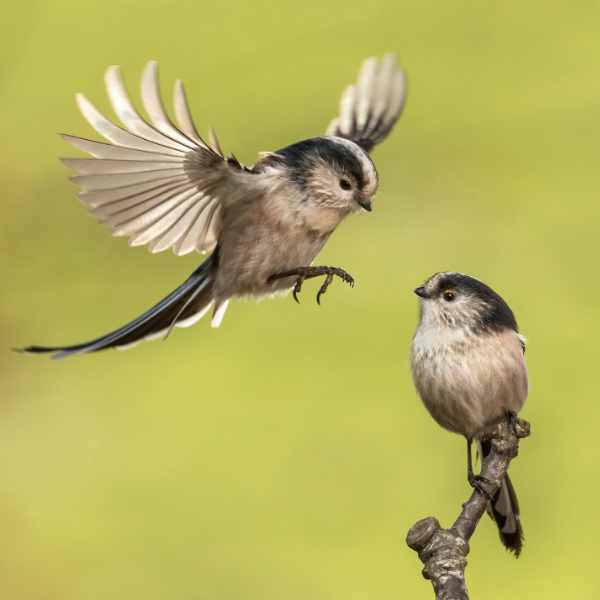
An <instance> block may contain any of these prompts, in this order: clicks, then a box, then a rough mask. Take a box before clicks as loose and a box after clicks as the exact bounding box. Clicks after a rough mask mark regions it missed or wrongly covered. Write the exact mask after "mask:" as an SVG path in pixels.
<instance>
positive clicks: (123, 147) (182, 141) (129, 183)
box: [63, 61, 249, 255]
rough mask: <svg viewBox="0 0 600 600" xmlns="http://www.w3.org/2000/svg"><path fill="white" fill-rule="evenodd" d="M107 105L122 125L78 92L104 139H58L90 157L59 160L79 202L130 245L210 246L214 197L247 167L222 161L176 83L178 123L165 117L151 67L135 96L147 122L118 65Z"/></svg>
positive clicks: (111, 72) (182, 250)
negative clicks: (70, 173)
mask: <svg viewBox="0 0 600 600" xmlns="http://www.w3.org/2000/svg"><path fill="white" fill-rule="evenodd" d="M105 82H106V88H107V92H108V97H109V100H110V102H111V105H112V107H113V109H114V111H115V114H116V115H117V117H118V118H119V120H120V121H121V122H122V123H123V125H124V127H125V129H122V128H121V127H118V126H117V125H115V124H114V123H112V122H111V121H110V120H109V119H107V118H106V117H105V116H104V115H102V114H101V113H100V111H98V109H96V107H95V106H94V105H93V104H92V103H91V102H90V101H89V100H87V98H85V97H84V96H83V95H81V94H78V95H77V103H78V105H79V108H80V109H81V112H82V114H83V116H84V117H85V118H86V119H87V121H88V122H89V123H90V125H91V126H92V127H93V128H94V129H95V130H96V131H97V132H98V133H100V134H101V135H102V136H104V137H105V138H106V139H107V140H108V141H109V142H111V143H110V144H105V143H101V142H95V141H91V140H87V139H84V138H78V137H75V136H69V135H63V139H65V140H66V141H67V142H69V143H71V144H72V145H73V146H75V147H76V148H79V149H80V150H83V151H84V152H87V153H88V154H90V155H91V156H92V157H93V158H88V159H85V158H66V159H63V162H64V163H65V165H66V166H67V167H69V168H70V169H72V170H73V171H74V172H75V173H76V175H75V176H74V177H72V181H73V182H74V183H76V184H77V185H79V186H80V187H81V188H82V191H81V192H80V193H79V197H80V198H81V200H82V201H83V202H84V203H85V204H87V205H88V206H89V208H90V210H91V212H92V214H94V215H95V216H96V217H97V218H98V219H99V220H100V221H101V222H104V223H106V224H107V225H108V226H109V227H111V229H112V231H113V235H115V236H128V237H129V243H130V244H131V245H132V246H140V245H145V244H147V245H148V247H149V249H150V250H151V251H152V252H162V251H163V250H166V249H167V248H172V249H173V251H174V252H175V254H178V255H181V254H187V253H189V252H192V251H194V250H197V251H200V252H207V251H210V250H212V249H213V248H214V246H215V244H216V241H217V237H218V231H219V227H220V210H219V206H220V202H221V200H222V197H223V196H225V195H227V193H228V187H230V186H232V185H239V183H240V182H239V181H237V180H235V175H236V174H237V173H240V172H243V173H248V172H249V171H248V170H246V169H244V168H243V167H242V166H241V165H240V164H239V163H238V162H237V160H226V159H225V156H224V154H223V151H222V150H221V146H220V144H219V141H218V139H217V137H216V134H215V133H214V131H213V130H212V129H210V130H209V143H206V142H205V141H204V140H203V139H202V137H201V136H200V135H199V134H198V132H197V130H196V127H195V125H194V122H193V119H192V116H191V113H190V110H189V107H188V104H187V100H186V97H185V91H184V88H183V84H182V83H181V82H180V81H177V82H176V84H175V90H174V106H175V115H176V118H177V122H178V124H179V128H178V127H177V126H176V125H175V124H174V123H173V122H172V121H171V120H170V119H169V117H168V115H167V113H166V111H165V109H164V106H163V103H162V99H161V96H160V91H159V83H158V66H157V64H156V62H154V61H151V62H149V63H148V64H147V65H146V68H145V69H144V72H143V75H142V81H141V98H142V104H143V106H144V109H145V110H146V112H147V114H148V117H149V120H148V121H147V120H145V119H144V118H143V117H142V116H141V115H140V113H139V112H138V111H137V110H136V109H135V108H134V106H133V104H132V102H131V100H130V99H129V95H128V94H127V91H126V89H125V85H124V83H123V79H122V77H121V72H120V69H119V67H117V66H112V67H109V68H108V70H107V71H106V75H105Z"/></svg>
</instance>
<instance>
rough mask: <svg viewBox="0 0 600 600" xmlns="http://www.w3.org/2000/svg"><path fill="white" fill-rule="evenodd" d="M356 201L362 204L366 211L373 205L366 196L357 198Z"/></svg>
mask: <svg viewBox="0 0 600 600" xmlns="http://www.w3.org/2000/svg"><path fill="white" fill-rule="evenodd" d="M357 202H358V203H359V204H360V206H362V207H363V208H364V209H365V210H366V211H368V212H371V211H372V210H373V205H372V204H371V201H370V200H369V199H368V198H359V199H358V200H357Z"/></svg>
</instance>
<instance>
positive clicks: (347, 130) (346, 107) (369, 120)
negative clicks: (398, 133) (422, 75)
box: [327, 54, 406, 152]
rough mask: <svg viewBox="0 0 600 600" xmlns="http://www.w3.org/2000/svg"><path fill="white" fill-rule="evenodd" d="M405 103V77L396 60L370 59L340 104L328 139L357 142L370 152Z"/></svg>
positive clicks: (330, 125) (398, 115)
mask: <svg viewBox="0 0 600 600" xmlns="http://www.w3.org/2000/svg"><path fill="white" fill-rule="evenodd" d="M405 101H406V76H405V74H404V72H403V71H402V69H400V68H399V67H398V66H397V62H396V56H395V55H394V54H386V55H385V56H384V57H383V59H381V60H378V59H376V58H368V59H367V60H366V61H365V62H364V63H363V66H362V68H361V71H360V74H359V77H358V80H357V82H356V83H354V84H352V85H350V86H348V87H347V88H346V90H345V91H344V93H343V94H342V98H341V101H340V113H339V116H338V117H336V118H335V119H334V120H333V121H332V122H331V123H330V124H329V127H328V128H327V135H331V136H339V137H343V138H346V139H349V140H352V141H353V142H356V143H357V144H358V145H359V146H360V147H361V148H364V149H365V150H366V151H367V152H370V151H371V150H372V148H373V146H375V145H376V144H378V143H379V142H381V141H382V140H383V139H384V138H385V137H386V136H387V135H388V134H389V132H390V131H391V130H392V127H393V126H394V124H395V123H396V121H397V120H398V118H399V117H400V114H401V113H402V109H403V108H404V103H405Z"/></svg>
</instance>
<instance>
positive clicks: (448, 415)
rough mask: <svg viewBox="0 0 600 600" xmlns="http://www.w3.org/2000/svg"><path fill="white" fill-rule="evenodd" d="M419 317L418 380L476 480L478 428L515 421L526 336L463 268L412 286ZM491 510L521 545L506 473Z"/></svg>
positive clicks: (523, 391)
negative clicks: (462, 442)
mask: <svg viewBox="0 0 600 600" xmlns="http://www.w3.org/2000/svg"><path fill="white" fill-rule="evenodd" d="M415 293H416V294H417V296H419V298H420V304H421V311H420V313H421V314H420V321H419V325H418V327H417V331H416V333H415V335H414V338H413V341H412V348H411V366H412V375H413V379H414V382H415V386H416V388H417V391H418V392H419V395H420V396H421V399H422V400H423V403H424V404H425V406H426V407H427V410H428V411H429V412H430V414H431V416H432V417H433V418H434V419H435V420H436V421H437V422H438V423H439V424H440V425H441V426H442V427H444V428H445V429H448V430H449V431H453V432H455V433H459V434H461V435H463V436H465V438H466V440H467V467H468V479H469V482H470V483H471V485H473V486H474V487H480V489H482V491H484V493H485V489H484V488H483V487H482V486H481V483H482V482H481V478H480V476H478V475H474V474H473V462H472V458H471V444H472V442H473V440H476V441H477V442H478V443H479V452H480V456H482V458H485V457H486V456H487V454H488V453H489V452H490V444H489V442H488V441H486V440H485V436H484V435H483V434H484V433H485V432H486V430H488V429H489V428H490V427H492V426H493V425H495V424H497V423H499V422H500V421H501V420H502V419H506V418H509V419H511V420H514V419H515V418H516V414H517V413H518V412H519V410H520V409H521V407H522V406H523V404H524V402H525V399H526V398H527V386H528V383H527V367H526V366H525V358H524V353H525V338H523V336H521V335H520V334H519V329H518V327H517V321H516V320H515V316H514V314H513V312H512V310H511V309H510V308H509V307H508V305H507V304H506V302H505V301H504V300H503V299H502V298H501V297H500V296H499V295H498V294H497V293H496V292H494V290H492V289H491V288H490V287H488V286H487V285H486V284H485V283H482V282H481V281H478V280H477V279H474V278H473V277H469V276H468V275H463V274H462V273H437V274H435V275H433V276H432V277H430V278H429V279H428V280H427V281H426V282H425V283H424V284H423V285H422V286H420V287H418V288H417V289H416V290H415ZM488 512H489V513H490V515H491V516H492V518H493V519H494V520H495V521H496V524H497V525H498V529H499V532H500V539H501V540H502V543H503V544H504V545H505V547H506V548H508V549H509V550H511V551H512V552H514V554H515V555H516V556H518V555H519V554H520V552H521V549H522V546H523V529H522V527H521V521H520V516H519V503H518V501H517V496H516V494H515V490H514V488H513V486H512V483H511V481H510V479H509V477H508V475H506V477H505V479H504V481H503V482H502V485H501V487H500V489H499V490H498V492H497V494H496V495H495V497H494V498H490V502H489V506H488Z"/></svg>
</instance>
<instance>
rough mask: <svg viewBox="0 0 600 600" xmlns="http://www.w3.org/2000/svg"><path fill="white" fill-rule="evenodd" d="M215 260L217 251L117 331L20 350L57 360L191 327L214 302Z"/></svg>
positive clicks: (124, 345)
mask: <svg viewBox="0 0 600 600" xmlns="http://www.w3.org/2000/svg"><path fill="white" fill-rule="evenodd" d="M216 263H217V252H216V251H215V252H214V253H213V254H212V255H211V256H210V257H209V258H208V259H207V260H205V261H204V262H203V263H202V264H201V265H200V266H199V267H198V268H197V269H196V270H195V271H194V272H193V273H192V274H191V275H190V276H189V277H188V278H187V279H186V280H185V281H184V282H183V283H182V284H181V285H180V286H179V287H178V288H177V289H175V290H174V291H173V292H171V293H170V294H169V295H168V296H166V297H165V298H163V299H162V300H161V301H160V302H159V303H158V304H156V305H155V306H153V307H152V308H150V309H149V310H147V311H146V312H144V313H143V314H141V315H140V316H139V317H137V318H136V319H134V320H133V321H131V322H129V323H127V324H126V325H124V326H123V327H120V328H119V329H116V330H115V331H111V332H110V333H107V334H106V335H103V336H100V337H98V338H96V339H94V340H90V341H88V342H83V343H81V344H74V345H72V346H28V347H26V348H23V349H21V350H20V351H21V352H27V353H31V354H49V353H52V358H57V359H58V358H65V357H67V356H72V355H73V354H82V353H87V352H97V351H99V350H104V349H106V348H114V347H117V348H122V349H123V348H125V347H129V346H132V345H134V344H136V343H137V342H139V341H141V340H143V339H155V338H157V337H160V336H161V335H163V334H164V335H168V333H170V331H171V329H172V328H173V327H174V326H181V327H188V326H190V325H192V324H193V323H195V322H196V321H197V320H199V319H200V318H201V317H202V316H203V315H204V314H205V313H206V311H207V310H208V309H209V308H210V306H211V304H212V302H213V298H212V283H213V281H212V276H213V272H214V267H215V266H216Z"/></svg>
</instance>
